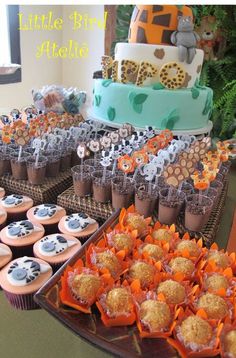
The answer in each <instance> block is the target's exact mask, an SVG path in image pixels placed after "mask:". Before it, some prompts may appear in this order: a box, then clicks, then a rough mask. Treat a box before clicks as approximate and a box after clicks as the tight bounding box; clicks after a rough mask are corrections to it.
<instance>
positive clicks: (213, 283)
mask: <svg viewBox="0 0 236 358" xmlns="http://www.w3.org/2000/svg"><path fill="white" fill-rule="evenodd" d="M200 283H201V288H202V290H203V291H208V292H210V293H214V294H216V295H218V296H222V297H231V296H232V295H233V292H234V288H235V287H236V280H235V278H233V272H232V269H231V268H227V269H225V270H224V271H223V272H222V273H221V272H203V273H202V275H200Z"/></svg>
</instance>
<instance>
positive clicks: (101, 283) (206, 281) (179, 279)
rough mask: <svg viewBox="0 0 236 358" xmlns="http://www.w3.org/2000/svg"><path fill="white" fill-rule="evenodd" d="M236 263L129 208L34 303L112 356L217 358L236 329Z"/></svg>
mask: <svg viewBox="0 0 236 358" xmlns="http://www.w3.org/2000/svg"><path fill="white" fill-rule="evenodd" d="M235 264H236V260H235V254H231V255H229V254H227V253H225V252H224V251H219V250H218V247H217V246H216V245H215V244H214V245H213V246H211V248H210V249H207V248H204V247H203V245H202V240H198V241H196V240H195V239H193V240H190V237H189V235H188V234H185V235H183V236H182V235H180V234H179V233H178V232H177V231H176V228H175V226H174V225H171V226H170V227H169V226H166V225H161V224H160V223H159V222H156V223H153V222H152V221H151V219H150V218H146V219H144V218H143V217H142V216H140V215H139V214H138V213H137V212H135V211H134V208H133V207H130V208H129V209H127V210H126V209H122V210H121V211H120V212H119V211H116V212H115V213H114V214H113V215H112V216H111V217H110V218H109V219H108V220H107V221H106V223H105V224H104V225H103V226H102V227H100V229H99V230H98V231H97V232H96V233H95V234H94V235H93V236H92V237H91V238H90V239H89V240H88V241H87V242H86V243H85V244H84V245H83V246H82V247H81V249H80V250H79V251H78V252H77V253H76V254H75V255H74V256H73V257H72V258H71V259H70V260H69V261H68V262H67V263H65V264H64V265H63V266H62V267H61V269H59V271H58V272H57V273H56V274H55V275H54V276H53V277H52V278H51V279H50V280H49V281H48V282H47V283H46V284H45V285H44V286H43V287H42V288H41V289H40V290H39V291H38V292H37V293H36V295H35V300H36V302H37V303H38V304H39V305H40V306H41V307H42V308H44V309H45V310H46V311H48V312H49V313H50V314H51V315H53V316H54V317H55V318H56V319H57V320H58V321H59V322H61V323H62V324H64V325H65V326H66V327H67V328H69V329H70V330H72V331H73V332H74V333H76V334H77V335H79V336H80V337H82V338H84V339H85V340H87V341H88V342H90V343H91V344H93V345H95V346H98V347H99V348H101V349H104V350H106V351H108V352H110V353H111V354H113V355H117V356H120V357H140V356H142V357H149V356H150V354H152V355H154V356H157V357H163V358H167V357H169V358H170V357H172V358H173V357H178V356H179V355H180V356H182V357H187V356H190V355H191V356H194V357H195V356H196V357H197V356H201V357H203V356H204V357H209V356H217V355H218V354H219V353H220V352H221V351H222V350H223V349H224V345H223V344H224V340H225V339H226V338H225V337H226V336H227V334H229V332H231V331H232V330H233V327H234V324H235V311H234V308H233V307H234V305H235V284H236V281H235V276H234V274H235V267H236V265H235ZM223 282H224V288H222V284H223ZM216 306H217V309H215V307H216ZM209 347H211V348H210V350H209ZM177 352H178V353H177ZM195 353H196V355H194V354H195ZM189 354H190V355H189ZM198 354H200V355H198Z"/></svg>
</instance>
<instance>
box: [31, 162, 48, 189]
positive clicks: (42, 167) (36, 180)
mask: <svg viewBox="0 0 236 358" xmlns="http://www.w3.org/2000/svg"><path fill="white" fill-rule="evenodd" d="M46 165H47V158H46V157H44V156H41V157H39V160H38V163H37V165H36V158H35V157H30V158H29V159H28V161H27V173H28V181H29V183H30V184H33V185H40V184H42V183H43V182H44V179H45V175H46Z"/></svg>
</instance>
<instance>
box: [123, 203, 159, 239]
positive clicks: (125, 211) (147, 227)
mask: <svg viewBox="0 0 236 358" xmlns="http://www.w3.org/2000/svg"><path fill="white" fill-rule="evenodd" d="M129 214H135V215H138V216H140V219H141V220H143V221H144V222H145V228H144V229H143V231H141V232H138V236H140V237H143V236H145V235H147V234H148V233H149V232H150V230H151V227H150V223H151V220H152V219H151V218H144V217H143V216H141V215H139V214H138V213H137V212H136V211H135V207H134V205H131V206H130V207H129V208H128V209H124V208H123V209H121V212H120V216H119V224H120V227H121V229H122V230H126V229H128V230H129V231H133V230H135V228H134V227H132V226H131V225H128V224H126V222H125V220H126V218H127V215H129Z"/></svg>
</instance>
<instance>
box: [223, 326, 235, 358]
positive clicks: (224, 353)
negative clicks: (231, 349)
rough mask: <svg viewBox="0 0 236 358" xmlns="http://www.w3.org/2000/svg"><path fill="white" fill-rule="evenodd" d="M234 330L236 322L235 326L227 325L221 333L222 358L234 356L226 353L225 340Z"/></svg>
mask: <svg viewBox="0 0 236 358" xmlns="http://www.w3.org/2000/svg"><path fill="white" fill-rule="evenodd" d="M232 330H236V322H234V323H233V324H229V323H228V324H225V325H224V327H223V329H222V331H221V335H220V356H221V357H222V358H231V357H232V355H230V354H229V353H228V352H226V351H225V346H224V338H225V336H226V334H227V333H229V332H230V331H232Z"/></svg>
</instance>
